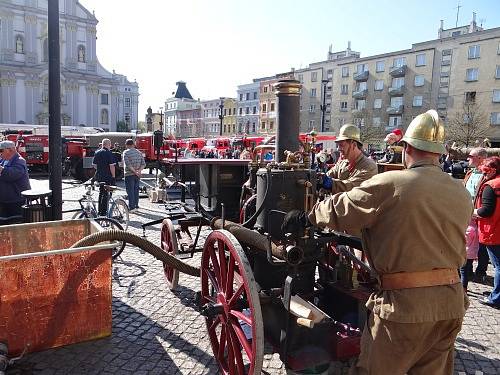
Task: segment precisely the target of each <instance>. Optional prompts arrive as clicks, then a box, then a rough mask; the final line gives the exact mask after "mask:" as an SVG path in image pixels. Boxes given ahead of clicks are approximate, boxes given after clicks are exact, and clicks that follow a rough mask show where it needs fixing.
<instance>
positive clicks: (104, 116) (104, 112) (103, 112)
mask: <svg viewBox="0 0 500 375" xmlns="http://www.w3.org/2000/svg"><path fill="white" fill-rule="evenodd" d="M101 124H102V125H108V124H109V115H108V110H107V109H101Z"/></svg>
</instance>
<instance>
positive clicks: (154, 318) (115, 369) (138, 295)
mask: <svg viewBox="0 0 500 375" xmlns="http://www.w3.org/2000/svg"><path fill="white" fill-rule="evenodd" d="M67 187H70V185H66V184H65V185H64V188H67ZM82 192H83V189H82V188H81V187H78V188H74V189H65V190H64V191H63V193H64V198H66V199H68V198H73V199H74V198H78V197H79V196H81V194H82ZM140 205H141V206H143V207H146V206H147V207H153V206H155V207H156V209H160V206H159V205H151V204H149V203H148V202H147V200H146V199H141V202H140ZM68 207H69V204H65V209H67V208H68ZM160 217H161V216H159V214H158V213H156V212H152V211H149V210H144V209H142V210H140V212H138V213H137V214H135V213H134V214H131V216H130V227H129V228H130V231H131V232H133V233H136V234H138V235H142V230H141V229H140V224H141V223H144V222H146V221H148V220H154V219H158V218H160ZM146 234H147V238H148V239H149V240H150V241H152V242H154V243H156V244H159V239H160V226H159V225H157V226H153V227H149V228H148V230H147V233H146ZM187 261H188V262H189V263H190V264H192V265H197V266H198V265H199V263H200V255H199V254H197V255H195V257H194V258H193V259H189V260H187ZM490 267H491V266H490ZM112 278H113V333H112V335H111V336H110V337H108V338H104V339H100V340H95V341H92V342H85V343H80V344H74V345H70V346H67V347H63V348H58V349H53V350H47V351H44V352H40V353H33V354H30V355H27V356H26V357H24V358H23V359H22V360H21V361H20V362H18V363H17V364H16V365H15V366H14V367H12V368H11V369H9V370H8V371H7V374H12V375H13V374H31V373H35V374H169V375H170V374H217V373H218V371H217V365H216V363H215V361H214V359H213V355H212V352H211V348H210V344H209V339H208V336H207V332H206V329H205V324H204V321H203V318H202V317H201V316H200V315H199V314H198V312H197V310H196V306H195V302H194V294H195V292H196V291H198V290H199V281H198V279H197V278H194V277H190V276H186V275H184V274H181V275H180V283H179V285H180V286H179V288H178V289H177V290H176V291H174V292H172V291H170V290H169V289H168V288H167V286H166V284H165V283H164V282H163V280H164V274H163V268H162V265H161V264H160V263H159V262H158V261H156V260H155V259H154V258H153V257H152V256H150V255H149V254H147V253H143V252H141V251H140V250H138V249H137V248H132V247H127V248H126V249H125V251H124V252H123V254H122V256H121V258H120V259H118V260H117V261H116V262H115V263H114V265H113V274H112ZM488 289H489V287H487V286H483V285H480V284H475V283H472V284H471V285H470V300H471V306H470V308H469V310H468V312H467V315H466V317H465V320H464V324H463V328H462V331H461V333H460V335H459V337H458V339H457V342H456V365H455V373H456V374H460V375H462V374H474V375H478V374H500V328H499V327H500V310H495V309H492V308H489V307H486V306H483V305H481V304H479V303H478V302H477V299H478V298H479V297H481V293H482V292H484V291H486V290H488ZM264 369H265V371H266V372H267V373H269V374H285V370H284V369H283V366H282V363H281V362H280V360H279V357H278V355H277V354H266V355H265V359H264ZM347 369H348V364H342V363H337V364H334V365H333V366H332V368H331V370H330V373H331V374H345V373H347ZM430 375H432V374H430Z"/></svg>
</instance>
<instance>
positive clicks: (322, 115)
mask: <svg viewBox="0 0 500 375" xmlns="http://www.w3.org/2000/svg"><path fill="white" fill-rule="evenodd" d="M321 83H322V84H323V104H322V105H320V106H319V108H320V109H321V132H324V131H325V111H326V84H327V83H328V80H327V79H322V80H321Z"/></svg>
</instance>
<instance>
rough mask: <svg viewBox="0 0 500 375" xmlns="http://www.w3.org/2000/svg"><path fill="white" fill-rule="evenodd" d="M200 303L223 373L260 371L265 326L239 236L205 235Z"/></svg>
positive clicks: (255, 285) (226, 233) (245, 373)
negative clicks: (237, 237) (237, 238)
mask: <svg viewBox="0 0 500 375" xmlns="http://www.w3.org/2000/svg"><path fill="white" fill-rule="evenodd" d="M201 305H202V314H203V315H205V320H206V324H207V329H208V335H209V337H210V343H211V345H212V351H213V353H214V356H215V359H216V360H217V363H218V365H219V369H220V372H221V373H222V374H228V375H233V374H238V375H247V374H248V375H253V374H256V375H257V374H260V373H261V369H262V360H263V357H264V326H263V323H262V311H261V308H260V300H259V294H258V291H257V284H256V282H255V279H254V276H253V272H252V269H251V267H250V264H249V263H248V259H247V257H246V255H245V252H244V251H243V249H242V247H241V245H240V244H239V243H238V240H236V238H235V237H234V236H233V235H232V234H231V233H229V232H228V231H226V230H216V231H213V232H212V233H210V235H209V236H208V237H207V239H206V241H205V246H204V248H203V254H202V258H201Z"/></svg>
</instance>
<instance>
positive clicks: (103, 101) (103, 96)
mask: <svg viewBox="0 0 500 375" xmlns="http://www.w3.org/2000/svg"><path fill="white" fill-rule="evenodd" d="M101 104H104V105H108V104H109V102H108V94H101Z"/></svg>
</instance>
